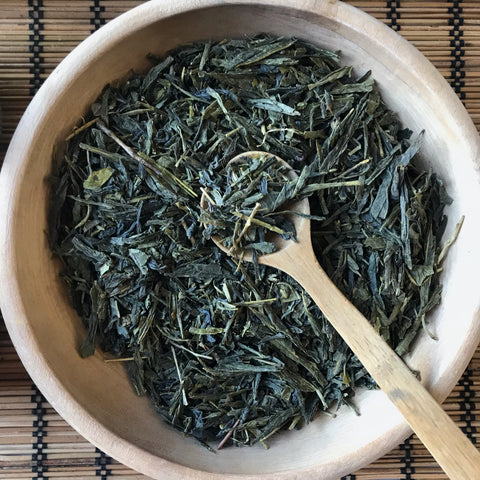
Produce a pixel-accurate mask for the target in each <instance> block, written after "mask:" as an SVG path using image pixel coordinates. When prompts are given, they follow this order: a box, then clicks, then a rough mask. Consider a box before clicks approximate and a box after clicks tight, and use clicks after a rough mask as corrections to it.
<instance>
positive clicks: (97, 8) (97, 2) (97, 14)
mask: <svg viewBox="0 0 480 480" xmlns="http://www.w3.org/2000/svg"><path fill="white" fill-rule="evenodd" d="M92 3H93V5H92V6H91V7H90V12H92V18H91V19H90V25H92V29H91V32H92V33H93V32H95V31H96V30H98V29H99V28H100V27H101V26H102V25H104V24H105V19H104V18H103V16H102V13H103V12H104V11H105V7H104V6H103V5H101V3H102V2H101V0H92Z"/></svg>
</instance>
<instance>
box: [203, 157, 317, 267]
mask: <svg viewBox="0 0 480 480" xmlns="http://www.w3.org/2000/svg"><path fill="white" fill-rule="evenodd" d="M305 169H307V170H308V167H305ZM225 170H226V172H225V179H224V181H223V182H222V184H212V185H211V186H210V188H211V189H210V190H208V189H206V188H203V189H202V200H201V205H202V207H203V208H204V209H205V211H204V212H203V213H202V215H201V216H200V222H201V223H203V224H204V226H205V230H206V235H209V236H210V237H211V236H212V235H213V236H214V238H215V239H216V241H217V243H221V244H222V245H223V247H224V248H225V249H226V251H227V252H228V253H229V254H232V255H238V256H241V255H242V253H244V252H245V251H249V252H250V253H251V254H252V255H254V256H255V258H256V257H257V256H258V255H265V254H268V253H272V252H274V251H275V250H276V246H275V242H274V239H275V236H276V235H280V236H281V237H282V238H284V239H286V240H295V236H296V232H295V228H294V225H293V223H292V222H291V220H290V218H289V217H288V215H289V214H290V215H292V214H293V213H294V212H291V211H290V210H288V209H287V207H288V205H287V204H288V202H290V203H291V201H294V200H298V199H299V198H301V196H303V188H302V187H304V186H305V184H306V182H305V180H306V178H307V175H302V176H300V177H297V176H296V175H295V174H294V173H293V172H292V169H291V168H290V167H289V166H288V164H287V163H284V162H283V160H281V159H278V157H275V156H273V155H270V154H266V153H262V152H251V153H250V154H249V155H245V156H242V155H239V156H238V157H235V159H234V160H233V161H230V162H229V163H228V165H227V167H226V169H225ZM280 208H282V210H280ZM272 236H273V237H272ZM269 237H270V238H269ZM255 261H256V260H255Z"/></svg>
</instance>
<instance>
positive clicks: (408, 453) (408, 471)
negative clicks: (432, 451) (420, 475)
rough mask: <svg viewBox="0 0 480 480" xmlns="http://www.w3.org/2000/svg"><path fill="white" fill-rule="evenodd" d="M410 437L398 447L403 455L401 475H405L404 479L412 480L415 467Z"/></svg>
mask: <svg viewBox="0 0 480 480" xmlns="http://www.w3.org/2000/svg"><path fill="white" fill-rule="evenodd" d="M410 440H411V437H410V438H409V439H407V440H406V441H405V443H403V444H402V446H401V447H400V449H401V450H402V451H403V453H404V455H403V457H402V458H401V461H402V462H403V463H404V465H405V466H404V467H401V468H400V472H401V473H402V475H405V480H413V479H414V477H413V475H414V474H415V467H414V466H413V457H412V449H413V446H412V444H411V443H410Z"/></svg>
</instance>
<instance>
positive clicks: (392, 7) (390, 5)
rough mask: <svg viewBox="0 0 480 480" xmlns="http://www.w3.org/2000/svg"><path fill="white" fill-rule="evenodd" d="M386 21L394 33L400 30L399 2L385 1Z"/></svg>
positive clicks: (396, 0) (398, 0)
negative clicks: (388, 21)
mask: <svg viewBox="0 0 480 480" xmlns="http://www.w3.org/2000/svg"><path fill="white" fill-rule="evenodd" d="M387 19H388V20H390V27H391V28H393V30H395V31H397V32H398V31H399V30H400V28H401V27H400V23H399V20H400V0H388V1H387Z"/></svg>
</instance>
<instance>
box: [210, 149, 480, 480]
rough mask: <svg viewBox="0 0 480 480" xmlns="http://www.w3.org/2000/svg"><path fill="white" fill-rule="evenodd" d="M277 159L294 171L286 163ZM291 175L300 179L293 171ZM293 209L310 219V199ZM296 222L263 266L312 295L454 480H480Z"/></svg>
mask: <svg viewBox="0 0 480 480" xmlns="http://www.w3.org/2000/svg"><path fill="white" fill-rule="evenodd" d="M258 155H265V153H264V152H247V153H244V154H241V155H237V156H236V157H234V158H233V159H232V160H230V162H229V163H232V162H238V161H240V160H244V159H245V157H250V158H253V157H258ZM276 158H277V160H278V161H279V162H280V163H283V164H284V165H286V166H288V168H291V167H290V166H289V165H288V164H287V163H286V162H285V161H284V160H282V159H281V158H279V157H276ZM291 175H292V176H295V175H296V174H295V172H293V170H291ZM201 205H202V207H203V208H206V206H207V198H206V194H205V192H204V193H203V195H202V198H201ZM289 208H290V210H294V211H297V212H299V213H302V214H306V215H308V214H309V213H310V206H309V202H308V199H303V200H300V201H298V202H295V203H294V204H292V205H290V207H289ZM290 220H291V221H292V222H293V223H294V226H295V231H296V239H297V241H296V242H294V241H290V240H284V239H282V238H281V237H280V236H279V235H276V236H275V240H274V242H275V246H276V248H277V250H276V251H275V252H274V253H270V254H267V255H262V256H259V257H258V263H261V264H264V265H269V266H271V267H275V268H278V269H279V270H282V271H283V272H285V273H287V274H288V275H290V276H291V277H293V278H294V279H295V280H296V281H297V282H298V283H299V284H300V285H301V286H302V287H303V288H304V289H305V290H306V291H307V292H308V294H309V295H310V296H311V298H312V299H313V300H314V301H315V303H316V304H317V305H318V306H319V308H320V309H321V311H322V312H323V314H324V315H325V317H326V318H327V319H328V320H329V321H330V323H331V324H332V325H333V327H334V328H335V329H336V330H337V332H338V333H339V334H340V335H341V336H342V338H343V339H344V340H345V342H346V343H347V344H348V346H349V347H350V348H351V350H352V351H353V352H354V353H355V355H356V356H357V357H358V359H359V360H360V361H361V362H362V364H363V366H364V367H365V368H366V369H367V370H368V372H369V373H370V375H371V376H372V377H373V378H374V380H375V381H376V382H377V384H378V386H379V387H380V388H381V389H382V390H383V391H384V392H385V393H386V394H387V396H388V398H389V399H390V400H391V401H392V402H393V404H394V405H395V406H396V407H397V408H398V410H399V411H400V412H401V413H402V415H403V416H404V418H405V419H406V421H407V422H408V423H409V424H410V426H411V427H412V429H413V430H414V432H415V433H416V434H417V436H418V437H419V438H420V440H421V441H422V442H423V444H424V445H425V446H426V447H427V448H428V450H429V451H430V453H431V454H432V455H433V457H434V458H435V459H436V461H437V462H438V463H439V465H440V466H441V467H442V468H443V470H444V471H445V473H446V474H447V475H448V476H449V477H450V478H451V479H452V480H478V479H480V452H479V451H478V450H477V448H476V447H475V446H474V445H473V444H472V443H471V442H470V440H469V439H468V438H467V437H465V435H464V434H463V432H462V431H461V430H460V429H459V428H458V427H457V426H456V425H455V423H454V422H453V420H452V419H451V418H450V417H449V416H448V415H447V414H446V413H445V411H444V410H443V409H442V407H441V406H440V405H439V404H438V403H437V401H436V400H435V399H434V398H433V397H432V396H431V395H430V393H429V392H428V391H427V390H426V388H425V387H424V386H423V385H422V384H421V383H420V382H419V381H418V380H417V379H416V378H415V376H414V375H413V374H412V372H411V371H410V369H409V368H408V367H407V366H406V365H405V363H404V362H403V361H402V359H401V358H400V357H399V356H398V355H397V354H396V353H395V352H394V351H393V350H392V349H391V348H390V346H389V345H388V344H387V343H386V342H385V341H384V340H383V339H382V337H381V336H380V335H379V334H378V333H377V332H376V331H375V329H374V328H373V327H372V325H371V324H370V323H369V322H368V320H367V319H366V318H365V317H364V316H363V315H362V314H361V313H360V312H359V311H358V310H357V309H356V308H355V307H354V306H353V305H352V304H351V303H350V302H349V301H348V300H347V299H346V298H345V297H344V295H343V294H342V293H341V292H340V290H339V289H338V288H337V287H336V286H335V285H334V283H333V282H332V281H331V280H330V278H329V277H328V276H327V274H326V273H325V272H324V270H323V269H322V267H321V266H320V265H319V263H318V261H317V258H316V256H315V254H314V252H313V247H312V242H311V238H310V220H309V219H308V218H305V217H304V216H300V215H292V217H291V219H290ZM212 239H213V241H214V242H215V243H216V244H217V246H218V247H219V248H220V249H221V250H223V251H225V252H227V253H229V254H232V253H231V251H230V250H229V249H228V247H225V246H224V245H223V243H222V239H221V238H218V237H212ZM251 258H252V256H251V255H250V254H249V253H248V251H244V252H242V259H244V260H248V261H251Z"/></svg>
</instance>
